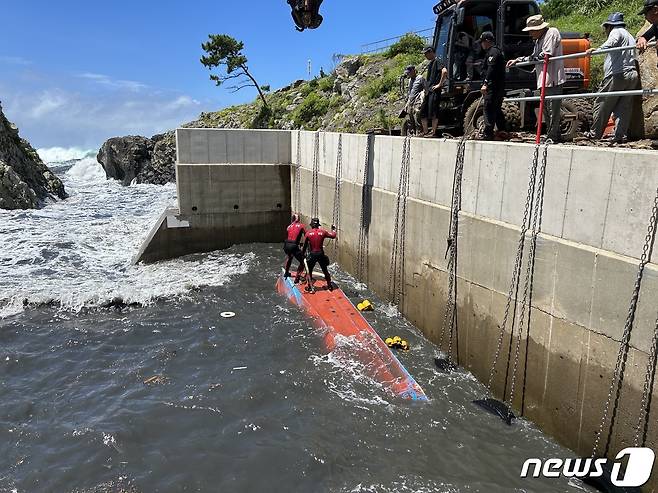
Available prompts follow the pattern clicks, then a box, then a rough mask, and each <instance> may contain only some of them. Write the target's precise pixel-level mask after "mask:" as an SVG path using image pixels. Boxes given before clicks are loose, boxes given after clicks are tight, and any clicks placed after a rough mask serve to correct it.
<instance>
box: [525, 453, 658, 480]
mask: <svg viewBox="0 0 658 493" xmlns="http://www.w3.org/2000/svg"><path fill="white" fill-rule="evenodd" d="M626 457H628V462H627V464H626V468H625V469H624V470H623V471H622V467H623V463H622V460H623V459H625V458H626ZM655 459H656V454H655V453H654V451H653V450H651V449H650V448H646V447H644V448H637V447H629V448H625V449H624V450H622V451H621V452H619V453H618V454H617V456H616V457H615V460H614V461H613V462H612V467H611V469H610V470H611V474H610V480H611V481H612V484H613V485H615V486H620V487H627V488H636V487H640V486H643V485H644V484H646V482H647V481H649V478H650V477H651V471H652V470H653V463H654V461H655ZM607 462H608V459H592V458H589V459H547V460H545V461H542V460H541V459H528V460H526V461H525V462H524V463H523V468H522V469H521V477H522V478H527V477H528V474H529V472H530V468H531V467H532V466H534V469H533V472H532V477H533V478H539V477H545V478H559V477H560V476H564V477H566V478H573V477H576V478H587V477H590V478H600V477H601V476H603V467H604V466H605V465H606V463H607Z"/></svg>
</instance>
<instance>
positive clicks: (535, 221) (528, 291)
mask: <svg viewBox="0 0 658 493" xmlns="http://www.w3.org/2000/svg"><path fill="white" fill-rule="evenodd" d="M547 159H548V145H544V152H543V155H542V161H541V166H540V169H539V178H538V179H537V184H536V186H535V189H536V192H535V204H534V211H533V213H532V232H531V234H530V249H529V251H528V258H527V264H526V273H525V282H524V285H523V295H522V298H521V314H520V315H519V324H518V329H517V338H516V347H515V349H514V365H513V367H512V383H511V385H510V395H509V400H508V401H507V402H508V404H509V407H508V409H509V410H510V413H511V409H512V406H513V405H514V391H515V388H516V374H517V369H518V366H519V356H520V348H521V339H522V335H523V331H524V326H525V324H526V322H527V326H525V329H526V340H528V339H527V337H528V336H529V334H530V322H531V315H532V292H533V287H534V280H535V259H536V254H537V238H538V236H539V233H540V232H541V226H542V220H543V217H544V190H545V185H546V162H547ZM515 301H516V300H515ZM526 314H527V321H526ZM512 324H513V322H512ZM511 328H512V336H511V339H510V343H511V341H512V339H513V337H514V325H512V327H511ZM527 355H528V353H527V351H526V363H527ZM507 365H508V367H509V358H508V363H507ZM508 369H509V368H508ZM505 381H506V382H507V378H506V379H505ZM505 390H506V389H504V390H503V399H504V397H505V395H504V394H505ZM522 412H523V406H522ZM508 417H509V416H508Z"/></svg>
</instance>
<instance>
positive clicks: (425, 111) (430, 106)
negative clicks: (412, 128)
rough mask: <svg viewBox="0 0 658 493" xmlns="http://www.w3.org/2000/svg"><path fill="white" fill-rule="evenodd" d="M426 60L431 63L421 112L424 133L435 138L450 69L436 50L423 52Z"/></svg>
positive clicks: (428, 49)
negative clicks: (442, 96)
mask: <svg viewBox="0 0 658 493" xmlns="http://www.w3.org/2000/svg"><path fill="white" fill-rule="evenodd" d="M423 53H424V54H425V58H426V59H427V60H428V61H429V62H430V64H429V66H428V67H427V90H426V92H425V99H424V101H423V106H422V108H421V110H420V116H421V122H422V125H423V133H424V134H425V137H434V136H435V135H436V128H437V127H438V126H439V102H440V98H441V88H442V87H443V84H444V83H445V81H446V79H447V78H448V69H447V68H446V67H445V65H444V64H443V61H442V60H441V59H440V58H437V56H436V52H435V51H434V48H432V47H431V46H428V47H427V48H425V49H424V50H423ZM429 120H432V130H431V131H429Z"/></svg>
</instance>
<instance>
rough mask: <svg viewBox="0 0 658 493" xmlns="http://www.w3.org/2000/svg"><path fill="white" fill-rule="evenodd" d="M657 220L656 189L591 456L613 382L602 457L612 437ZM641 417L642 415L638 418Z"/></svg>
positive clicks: (601, 428) (606, 408)
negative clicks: (610, 414) (609, 415)
mask: <svg viewBox="0 0 658 493" xmlns="http://www.w3.org/2000/svg"><path fill="white" fill-rule="evenodd" d="M657 221H658V190H656V198H655V199H654V202H653V209H652V211H651V220H650V222H649V228H648V230H647V235H646V237H645V240H644V247H643V248H642V256H641V257H640V264H639V266H638V271H637V277H636V278H635V286H634V287H633V295H632V296H631V303H630V305H629V307H628V315H627V316H626V323H625V324H624V332H623V335H622V338H621V342H620V344H619V352H618V353H617V363H616V365H615V372H614V374H613V376H612V382H611V384H610V390H609V391H608V397H607V399H606V401H605V405H604V407H603V416H602V417H601V424H600V425H599V429H598V431H597V433H596V439H595V440H594V447H593V449H592V458H594V457H596V455H597V453H598V450H599V445H600V442H601V435H602V434H603V429H604V427H605V424H606V422H607V421H608V414H609V413H610V404H611V402H612V394H613V392H615V384H617V385H616V386H617V391H616V395H615V401H614V405H613V407H612V417H611V419H610V426H609V428H608V436H607V439H606V445H605V451H604V453H603V457H607V455H608V452H609V449H610V439H611V438H612V431H613V428H614V425H615V418H616V415H617V408H618V406H619V397H620V395H621V388H622V383H623V381H624V372H625V370H626V360H627V358H628V350H629V348H630V341H631V332H632V331H633V323H634V322H635V312H636V310H637V302H638V299H639V297H640V288H641V287H642V278H643V276H644V269H645V267H646V266H647V264H648V263H649V262H650V261H651V254H652V252H653V246H654V242H655V240H656V227H657V226H658V224H657ZM640 419H642V417H641V418H640Z"/></svg>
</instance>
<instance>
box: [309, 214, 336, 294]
mask: <svg viewBox="0 0 658 493" xmlns="http://www.w3.org/2000/svg"><path fill="white" fill-rule="evenodd" d="M325 238H329V239H332V240H333V239H335V238H336V226H331V231H327V230H325V229H322V228H321V227H320V220H319V219H318V218H313V219H311V230H310V231H307V232H306V242H305V243H304V253H306V251H307V249H309V248H310V251H309V253H308V274H309V280H308V285H307V286H306V290H307V291H311V290H312V289H313V286H312V283H313V267H315V264H316V263H318V264H320V267H321V268H322V272H323V273H324V278H325V279H326V280H327V287H328V288H329V291H332V290H333V289H334V288H333V286H332V284H331V276H330V275H329V271H328V270H327V267H329V257H327V256H326V255H325V253H324V248H323V243H324V240H325Z"/></svg>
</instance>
